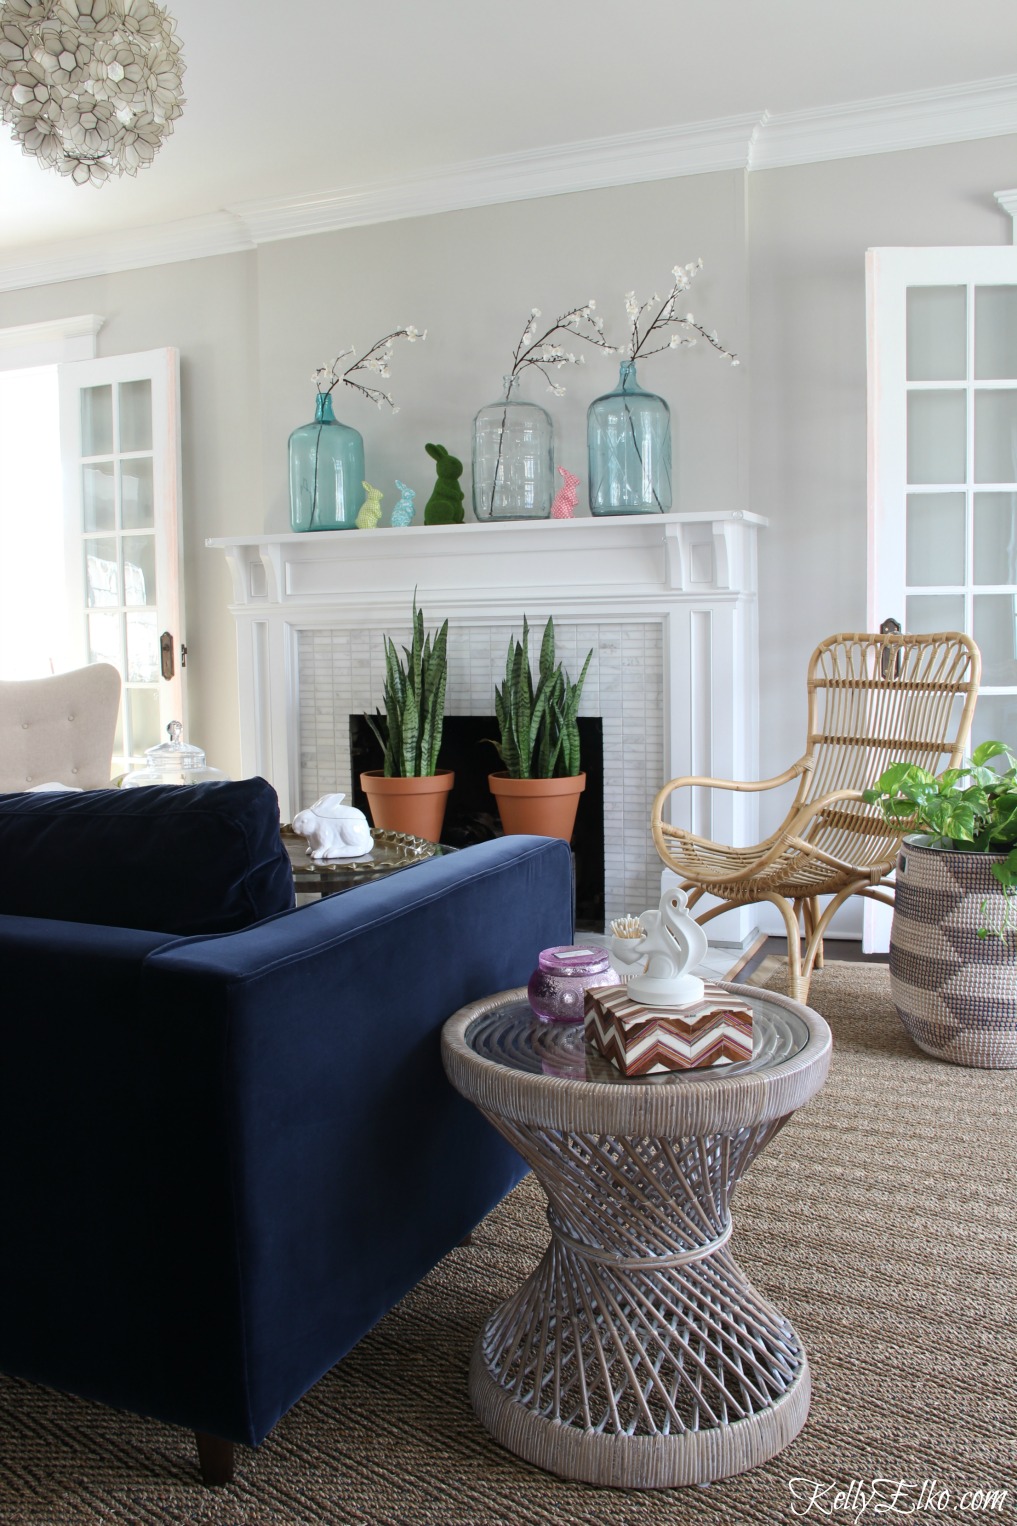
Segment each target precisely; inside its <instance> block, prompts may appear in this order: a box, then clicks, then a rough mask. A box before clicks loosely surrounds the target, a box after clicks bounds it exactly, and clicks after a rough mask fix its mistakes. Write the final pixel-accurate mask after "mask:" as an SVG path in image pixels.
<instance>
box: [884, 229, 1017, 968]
mask: <svg viewBox="0 0 1017 1526" xmlns="http://www.w3.org/2000/svg"><path fill="white" fill-rule="evenodd" d="M866 295H867V309H868V435H869V453H868V462H869V489H868V558H869V575H868V595H869V605H868V616H869V629H870V630H877V629H878V628H879V625H880V624H881V622H882V621H883V620H884V619H886V618H888V617H891V618H894V619H897V620H899V621H901V622H902V624H903V626H904V629H905V630H908V631H914V632H919V633H921V632H932V631H944V630H961V631H966V632H967V633H968V635H970V636H973V637H974V639H975V641H976V642H977V643H978V646H979V648H980V650H981V653H982V687H981V690H980V692H979V698H978V703H977V705H976V707H975V717H974V723H973V728H972V738H971V745H972V746H975V745H977V743H978V742H980V741H984V740H986V739H987V738H990V737H997V738H999V739H1000V740H1001V741H1004V742H1009V743H1010V744H1011V745H1014V744H1017V249H1015V248H1012V247H1010V248H1007V247H985V248H982V247H975V248H969V247H957V248H943V249H870V250H869V252H868V255H867V257H866ZM888 936H889V913H888V911H886V910H885V909H884V908H881V907H879V906H878V905H876V904H875V903H873V902H870V901H866V902H865V929H864V936H863V946H864V948H865V949H866V950H867V951H876V950H879V949H885V948H886V947H887V940H888Z"/></svg>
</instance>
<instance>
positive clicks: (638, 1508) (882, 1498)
mask: <svg viewBox="0 0 1017 1526" xmlns="http://www.w3.org/2000/svg"><path fill="white" fill-rule="evenodd" d="M767 975H768V977H769V984H770V985H771V987H772V988H773V989H781V988H782V978H783V977H782V971H781V969H780V968H777V969H773V968H771V969H770V970H769V971H768V972H767ZM810 1001H811V1004H812V1005H813V1006H814V1007H815V1008H816V1009H817V1010H818V1011H820V1012H822V1014H823V1015H824V1016H825V1017H826V1019H827V1020H828V1022H829V1023H830V1025H831V1027H832V1029H833V1032H834V1046H835V1049H834V1062H833V1067H832V1071H831V1075H830V1078H829V1080H828V1082H827V1084H826V1087H825V1088H824V1090H823V1091H822V1092H821V1093H820V1094H819V1096H818V1097H817V1098H815V1099H814V1101H813V1102H811V1103H810V1104H809V1105H808V1106H807V1107H806V1108H805V1109H803V1110H802V1111H801V1112H799V1113H798V1114H797V1115H796V1116H795V1118H794V1119H793V1120H792V1122H791V1123H790V1124H789V1125H788V1126H787V1128H786V1129H784V1130H783V1132H782V1133H781V1134H780V1135H779V1136H778V1137H777V1139H776V1140H775V1141H774V1142H773V1143H772V1144H771V1145H770V1147H769V1148H768V1149H767V1151H766V1152H765V1154H764V1155H763V1156H762V1157H761V1159H760V1160H759V1162H758V1163H757V1165H756V1166H755V1167H754V1168H753V1169H752V1170H751V1171H750V1172H749V1174H748V1177H747V1178H746V1180H745V1181H744V1183H743V1184H742V1186H741V1188H740V1189H739V1195H738V1198H737V1199H736V1202H735V1217H736V1232H735V1238H734V1247H735V1253H736V1255H737V1256H738V1257H739V1259H740V1260H741V1262H742V1264H743V1265H744V1266H745V1267H746V1269H747V1270H748V1272H749V1275H750V1276H751V1277H752V1279H753V1281H754V1282H755V1283H756V1285H757V1287H759V1288H760V1289H761V1290H762V1291H763V1292H764V1293H766V1294H768V1295H769V1296H770V1297H772V1298H773V1300H774V1301H775V1302H776V1303H777V1304H778V1305H779V1306H780V1307H781V1308H782V1309H783V1310H785V1311H786V1312H787V1313H788V1314H789V1315H790V1317H791V1318H792V1320H793V1321H794V1323H795V1325H796V1327H797V1329H798V1332H799V1334H800V1335H801V1337H802V1339H803V1340H804V1342H805V1346H806V1349H807V1351H808V1354H809V1361H810V1364H811V1368H812V1377H813V1390H814V1391H813V1400H812V1410H811V1413H810V1416H809V1420H808V1422H807V1424H806V1426H805V1429H804V1431H803V1432H802V1434H801V1435H800V1436H799V1437H798V1439H797V1440H796V1441H795V1442H794V1443H793V1444H792V1446H791V1447H789V1448H788V1449H787V1450H786V1451H785V1452H784V1453H782V1454H781V1455H780V1456H778V1457H776V1458H774V1459H773V1460H772V1461H771V1462H770V1463H768V1464H767V1465H766V1466H765V1467H762V1468H758V1469H756V1470H755V1471H753V1472H751V1473H747V1474H743V1475H742V1476H740V1477H738V1478H732V1479H727V1480H725V1481H723V1482H720V1483H716V1484H713V1485H711V1486H709V1487H708V1488H697V1489H691V1490H672V1491H668V1492H665V1493H658V1494H650V1493H643V1494H640V1493H634V1492H628V1493H619V1492H616V1491H612V1490H604V1489H593V1488H590V1487H588V1486H585V1485H576V1484H569V1483H566V1482H564V1481H562V1480H560V1479H557V1478H554V1477H552V1476H550V1475H547V1474H543V1473H540V1472H538V1471H537V1470H536V1469H534V1468H532V1467H530V1466H529V1465H527V1464H525V1463H522V1462H520V1461H518V1460H517V1459H515V1458H514V1457H513V1456H511V1455H510V1454H509V1453H507V1452H504V1451H502V1450H501V1449H500V1448H499V1447H498V1446H497V1445H496V1444H495V1443H494V1442H493V1441H491V1440H490V1439H489V1438H488V1436H487V1435H486V1433H485V1432H484V1431H483V1430H482V1429H481V1427H480V1425H479V1424H478V1423H477V1421H476V1420H475V1419H474V1417H473V1414H472V1411H471V1409H470V1405H469V1401H468V1398H467V1393H466V1378H467V1369H468V1364H469V1356H470V1348H471V1345H472V1342H473V1339H474V1336H475V1334H476V1332H477V1330H478V1328H479V1327H480V1325H481V1323H482V1321H483V1319H484V1318H485V1316H486V1315H487V1314H488V1313H489V1312H490V1310H491V1309H492V1308H493V1306H494V1305H495V1304H496V1303H498V1302H499V1301H500V1300H501V1299H503V1298H504V1297H506V1296H507V1295H508V1293H509V1292H510V1291H511V1290H512V1289H513V1288H514V1287H515V1286H516V1285H517V1284H518V1282H519V1281H520V1280H521V1279H522V1277H523V1276H524V1275H525V1274H526V1272H528V1271H529V1269H530V1268H531V1267H532V1266H533V1264H534V1263H535V1262H536V1261H537V1260H538V1258H539V1256H540V1254H541V1251H542V1249H543V1245H544V1242H545V1239H546V1234H547V1229H546V1223H545V1220H544V1216H543V1209H542V1199H541V1195H540V1193H539V1191H538V1189H537V1188H536V1185H535V1183H534V1182H533V1179H532V1177H531V1178H528V1179H527V1181H526V1182H524V1183H523V1184H522V1186H521V1187H519V1188H518V1189H517V1190H516V1192H514V1193H513V1194H512V1196H511V1197H510V1198H509V1199H507V1200H506V1202H505V1203H503V1204H502V1205H501V1206H500V1207H499V1208H498V1209H497V1210H496V1211H495V1212H494V1213H493V1214H492V1215H491V1216H490V1218H488V1219H487V1220H486V1221H485V1223H484V1224H483V1225H482V1226H481V1227H480V1229H479V1230H478V1232H477V1235H476V1237H475V1241H474V1244H473V1245H471V1246H469V1247H467V1248H465V1249H461V1250H458V1251H455V1252H454V1253H453V1254H452V1255H450V1256H449V1257H447V1258H446V1260H445V1261H444V1262H442V1264H441V1265H440V1266H439V1267H438V1268H437V1269H436V1270H435V1271H434V1272H433V1273H432V1274H431V1276H430V1277H428V1278H427V1280H426V1281H425V1282H424V1283H422V1284H421V1286H420V1287H419V1288H417V1289H416V1290H415V1291H414V1292H413V1293H412V1294H411V1295H410V1296H409V1297H407V1298H406V1299H405V1300H404V1301H403V1303H402V1304H400V1305H399V1307H398V1308H397V1309H395V1310H393V1312H392V1313H391V1314H390V1315H388V1317H387V1318H386V1319H385V1320H383V1321H382V1323H381V1324H380V1325H379V1326H378V1327H377V1328H376V1329H375V1330H374V1331H373V1332H372V1333H371V1334H370V1335H369V1336H368V1337H367V1338H366V1339H365V1340H364V1341H363V1342H362V1343H361V1344H360V1346H359V1347H358V1348H357V1349H356V1350H355V1351H353V1352H351V1354H350V1355H349V1356H348V1357H347V1358H346V1360H345V1361H343V1362H342V1363H340V1364H339V1366H338V1367H336V1368H335V1369H334V1370H333V1371H332V1372H331V1373H329V1374H328V1375H327V1377H325V1378H324V1379H322V1381H321V1382H320V1383H319V1384H318V1385H317V1387H316V1388H315V1389H314V1390H313V1391H312V1392H311V1393H310V1394H308V1395H307V1396H306V1397H305V1398H304V1399H303V1400H302V1401H301V1403H300V1404H298V1405H297V1406H296V1408H295V1409H294V1410H292V1411H291V1412H290V1413H289V1414H288V1415H287V1416H286V1417H285V1418H284V1419H283V1420H282V1421H281V1423H280V1424H279V1425H278V1427H277V1428H276V1430H275V1431H274V1432H273V1434H272V1435H271V1436H270V1437H269V1438H268V1440H267V1441H266V1442H265V1444H264V1445H263V1446H262V1447H261V1449H260V1450H259V1451H258V1452H257V1453H256V1454H255V1453H251V1452H248V1451H243V1450H241V1451H240V1455H239V1462H238V1474H237V1479H236V1482H235V1483H234V1484H233V1485H232V1486H230V1487H229V1488H227V1489H224V1490H218V1491H208V1490H205V1489H203V1488H202V1487H201V1486H200V1484H199V1483H198V1482H197V1476H196V1470H195V1461H194V1455H193V1450H192V1442H191V1439H190V1437H188V1436H186V1435H184V1434H183V1433H182V1432H178V1431H175V1430H173V1429H172V1428H170V1427H168V1426H164V1425H159V1424H157V1423H155V1422H152V1421H145V1420H138V1419H135V1418H134V1417H132V1416H126V1415H120V1414H116V1413H113V1412H112V1411H110V1410H107V1409H104V1408H102V1407H100V1406H98V1405H94V1404H89V1403H85V1402H83V1401H81V1400H78V1399H73V1398H68V1397H66V1396H63V1395H58V1394H53V1393H49V1392H47V1391H45V1390H43V1389H40V1388H36V1387H33V1386H32V1385H30V1384H27V1383H20V1382H15V1381H13V1380H11V1379H8V1378H0V1522H3V1523H4V1526H64V1523H72V1522H73V1523H82V1526H84V1523H93V1522H94V1523H97V1526H98V1523H100V1522H101V1523H103V1526H148V1523H155V1522H171V1523H194V1526H199V1523H200V1526H204V1523H209V1526H305V1523H306V1526H347V1523H349V1526H362V1523H363V1526H388V1523H392V1526H396V1523H406V1526H568V1523H577V1526H693V1523H695V1526H775V1523H784V1522H791V1521H794V1520H799V1519H806V1520H811V1521H812V1522H815V1523H817V1526H818V1523H820V1522H822V1521H831V1522H832V1523H833V1526H856V1523H858V1522H861V1523H864V1526H870V1523H873V1522H881V1523H885V1526H896V1523H897V1522H899V1521H902V1520H903V1519H904V1518H905V1517H906V1516H911V1517H913V1518H914V1520H915V1521H916V1522H931V1521H934V1520H935V1521H939V1522H944V1521H970V1520H979V1521H981V1520H988V1521H993V1522H996V1521H1006V1522H1013V1521H1015V1520H1017V1465H1015V1457H1017V1312H1015V1311H1017V1302H1015V1298H1017V1237H1015V1230H1014V1204H1015V1197H1017V1156H1015V1149H1014V1142H1015V1137H1017V1072H1003V1071H976V1070H966V1069H962V1068H959V1067H956V1066H952V1065H947V1064H945V1063H941V1062H938V1061H935V1060H932V1059H928V1058H926V1057H924V1056H923V1055H921V1054H920V1053H919V1051H918V1050H916V1049H915V1048H914V1047H913V1046H912V1044H911V1043H910V1040H909V1039H908V1038H907V1037H906V1035H905V1034H904V1032H903V1030H902V1028H901V1026H900V1023H899V1021H898V1019H897V1017H896V1014H895V1012H894V1009H893V1007H892V1006H891V1004H890V1000H889V980H888V976H887V973H886V970H885V967H878V966H877V967H873V966H866V965H856V964H839V965H838V964H832V965H828V966H827V968H826V969H824V970H822V971H821V972H819V973H818V974H817V975H816V977H815V979H814V981H813V985H812V994H811V997H810ZM876 1480H883V1482H882V1483H879V1484H875V1481H876ZM874 1487H875V1488H876V1489H877V1490H878V1493H877V1495H876V1496H875V1497H874V1498H873V1499H871V1500H870V1502H869V1504H868V1506H867V1507H866V1506H865V1503H864V1502H865V1499H866V1498H867V1497H868V1495H869V1492H870V1491H871V1490H872V1489H873V1488H874ZM838 1488H839V1489H840V1490H842V1491H843V1493H842V1496H841V1498H840V1499H839V1500H838V1498H837V1497H836V1493H835V1491H836V1490H837V1489H838ZM975 1491H982V1493H981V1494H978V1493H976V1492H975ZM1003 1491H1005V1493H1003ZM890 1503H892V1504H893V1506H894V1508H893V1509H888V1508H887V1506H888V1505H889V1504H890ZM877 1505H881V1506H882V1507H883V1508H882V1510H881V1511H880V1510H877Z"/></svg>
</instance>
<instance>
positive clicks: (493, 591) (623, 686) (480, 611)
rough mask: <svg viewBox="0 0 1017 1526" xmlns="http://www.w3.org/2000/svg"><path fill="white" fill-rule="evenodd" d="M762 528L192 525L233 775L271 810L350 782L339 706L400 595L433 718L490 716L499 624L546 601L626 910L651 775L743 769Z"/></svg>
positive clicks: (727, 819)
mask: <svg viewBox="0 0 1017 1526" xmlns="http://www.w3.org/2000/svg"><path fill="white" fill-rule="evenodd" d="M765 523H766V521H765V520H763V519H762V518H760V517H759V516H758V515H754V514H748V513H741V512H726V513H716V514H713V513H705V512H704V513H689V514H663V515H660V514H655V515H625V516H618V517H611V518H607V517H605V518H599V519H594V518H579V519H571V520H539V521H520V520H516V521H509V522H505V523H489V524H479V523H470V524H463V525H440V526H437V525H436V526H424V525H412V526H409V527H407V528H405V529H379V530H356V531H331V532H329V531H319V532H312V533H309V534H288V535H252V536H246V537H245V536H239V537H229V538H217V539H210V540H209V541H207V542H206V544H207V545H208V546H210V547H215V548H217V549H219V550H221V551H223V552H224V553H225V555H226V558H227V560H228V563H229V567H230V571H231V574H232V579H233V603H232V605H231V608H232V611H233V614H234V616H235V618H236V622H237V637H238V666H239V678H240V701H241V762H242V767H243V770H244V772H245V774H254V773H258V774H262V775H263V776H264V777H266V778H268V779H269V780H271V782H272V783H273V784H274V785H275V787H276V789H277V790H278V792H279V797H280V805H281V809H282V811H283V814H284V818H285V817H289V818H292V815H293V814H294V813H295V812H296V811H297V810H298V809H299V808H300V807H301V806H302V805H305V804H307V803H309V800H310V799H313V798H314V796H315V795H316V794H318V793H321V792H322V790H323V788H325V787H328V788H331V789H347V790H348V789H349V788H350V780H349V758H348V756H344V747H345V746H346V741H345V738H346V728H347V720H348V714H352V713H356V712H357V710H363V709H369V710H373V709H374V708H375V707H376V706H378V705H380V702H381V687H382V682H383V675H384V664H383V653H382V642H381V635H382V633H385V634H390V635H392V636H393V638H394V639H395V640H396V641H397V642H399V641H401V640H403V639H406V638H408V634H409V625H410V608H411V603H412V599H413V596H414V590H416V597H417V602H418V604H419V605H420V606H421V607H422V608H423V610H424V613H425V617H426V619H427V623H428V626H429V627H433V626H436V625H437V624H438V623H439V622H440V621H441V620H443V619H444V618H445V617H446V616H447V617H448V621H449V651H450V663H449V688H448V695H447V699H446V710H447V713H449V714H451V715H455V714H491V713H493V708H494V701H493V684H494V683H495V682H498V681H500V677H501V672H502V669H503V665H504V652H505V642H504V640H503V637H504V636H505V630H506V628H507V627H510V628H512V629H514V630H515V631H516V633H518V630H519V627H520V626H521V623H522V617H523V615H524V614H525V615H526V616H527V618H528V620H529V623H530V625H531V627H533V628H534V630H538V629H539V628H542V626H543V624H544V622H545V621H546V619H547V617H548V615H553V616H554V620H555V628H556V630H557V631H558V633H559V648H560V650H562V651H565V652H567V651H569V650H570V647H569V642H570V640H571V643H572V646H574V647H575V648H576V651H577V654H578V660H579V661H580V662H581V659H582V657H583V656H584V655H585V652H586V650H587V649H588V648H590V647H591V646H592V647H593V648H594V651H595V654H596V655H595V660H594V662H593V663H592V664H591V669H590V674H589V677H588V679H587V686H586V690H585V691H584V702H583V705H582V708H581V712H580V713H581V714H591V715H596V714H602V715H603V716H604V727H605V731H604V736H605V759H604V769H605V785H604V792H605V846H606V863H607V867H606V886H605V889H606V898H607V909H608V915H609V916H613V915H618V914H619V912H620V911H625V910H627V911H633V910H635V911H641V910H642V909H643V908H644V904H645V905H649V904H650V902H649V901H646V902H645V903H643V904H639V905H636V904H635V902H636V901H637V900H639V898H640V896H642V895H645V894H647V893H648V890H649V889H650V888H651V887H652V886H653V884H654V883H656V882H657V881H658V880H659V868H660V866H659V863H658V861H657V860H656V856H655V854H654V851H653V847H652V842H650V836H649V829H648V825H647V823H648V814H649V802H651V801H652V798H653V795H654V794H655V793H656V790H657V789H658V788H659V786H660V785H661V784H662V783H664V782H665V781H666V780H667V779H669V778H672V777H674V776H676V775H678V774H684V773H704V774H715V775H721V776H726V777H728V778H751V777H753V776H754V774H755V772H756V757H757V731H758V717H757V699H756V696H757V617H756V592H757V575H756V536H757V531H758V529H759V527H761V526H763V525H765ZM580 648H581V651H580V650H579V649H580ZM566 666H568V667H569V668H570V671H571V663H566ZM351 705H352V706H353V707H354V708H353V709H348V707H349V706H351ZM478 706H479V708H478ZM333 710H334V713H332V712H333ZM305 797H306V798H305ZM753 809H754V797H752V796H746V795H745V794H740V793H729V792H723V798H722V797H720V796H718V797H717V799H716V800H714V802H713V803H712V804H711V803H710V800H709V797H707V796H706V795H705V794H704V796H703V798H702V800H701V801H699V802H697V804H696V812H697V816H696V821H695V825H696V827H697V830H703V829H708V828H709V827H710V826H712V827H713V829H714V835H718V836H723V835H724V834H725V832H727V831H734V832H739V831H742V830H751V827H752V823H751V822H750V820H749V819H748V818H749V817H750V816H751V813H752V811H753ZM711 810H712V811H713V812H714V813H715V814H714V816H713V817H712V818H711V816H710V815H709V812H710V811H711ZM727 840H729V841H730V840H733V839H732V838H728V839H727ZM623 903H624V904H623ZM736 935H737V934H736Z"/></svg>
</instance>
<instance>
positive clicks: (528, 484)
mask: <svg viewBox="0 0 1017 1526" xmlns="http://www.w3.org/2000/svg"><path fill="white" fill-rule="evenodd" d="M504 382H505V393H504V396H503V397H502V398H501V400H500V401H499V402H497V403H488V405H487V406H486V407H485V408H481V410H480V412H479V413H478V414H477V416H476V418H475V419H474V420H473V512H474V514H475V515H476V516H477V518H478V519H546V518H547V517H548V515H549V514H550V512H551V502H552V500H553V498H554V425H553V423H552V422H551V415H550V414H549V413H548V411H547V409H546V408H541V406H540V404H539V403H526V402H523V400H522V399H521V398H515V397H513V396H512V393H513V391H514V389H515V388H516V387H517V386H518V385H519V378H518V377H517V376H506V377H505V378H504Z"/></svg>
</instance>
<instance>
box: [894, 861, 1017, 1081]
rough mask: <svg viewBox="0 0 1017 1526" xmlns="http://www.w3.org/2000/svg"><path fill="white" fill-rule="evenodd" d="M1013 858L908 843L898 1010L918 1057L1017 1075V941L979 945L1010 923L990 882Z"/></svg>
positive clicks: (901, 878) (899, 927)
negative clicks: (995, 869) (983, 933)
mask: <svg viewBox="0 0 1017 1526" xmlns="http://www.w3.org/2000/svg"><path fill="white" fill-rule="evenodd" d="M1005 857H1006V855H1005V854H1003V853H958V852H955V851H953V850H952V849H949V848H933V847H930V846H929V845H928V843H927V842H926V841H925V840H923V839H921V838H914V837H909V838H907V839H905V842H904V845H903V847H902V848H901V851H900V853H899V855H898V859H897V875H896V881H897V889H896V904H895V907H894V913H893V925H892V928H891V930H890V990H891V994H892V997H893V1002H894V1005H895V1006H896V1008H897V1011H898V1014H899V1015H900V1020H901V1022H902V1023H903V1024H904V1027H905V1028H906V1029H907V1032H908V1033H909V1035H910V1036H911V1038H912V1039H913V1040H914V1042H915V1043H916V1044H917V1045H918V1047H919V1049H924V1050H925V1052H926V1054H931V1055H935V1057H936V1058H937V1059H940V1060H952V1061H953V1062H954V1064H956V1065H979V1066H984V1067H986V1068H990V1069H1013V1068H1014V1067H1017V934H1015V933H1014V932H1007V933H1005V934H1004V935H1003V937H997V936H996V935H995V934H992V933H990V934H989V936H988V937H985V938H980V937H979V936H978V929H979V928H980V927H999V926H1002V925H1003V924H1004V923H1005V919H1006V912H1007V909H1008V907H1007V902H1006V898H1005V897H1004V895H1003V892H1002V890H1001V888H1000V885H999V882H998V880H995V879H994V878H993V876H992V873H991V869H992V865H993V864H999V863H1002V861H1003V859H1004V858H1005ZM1011 909H1012V908H1011Z"/></svg>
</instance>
